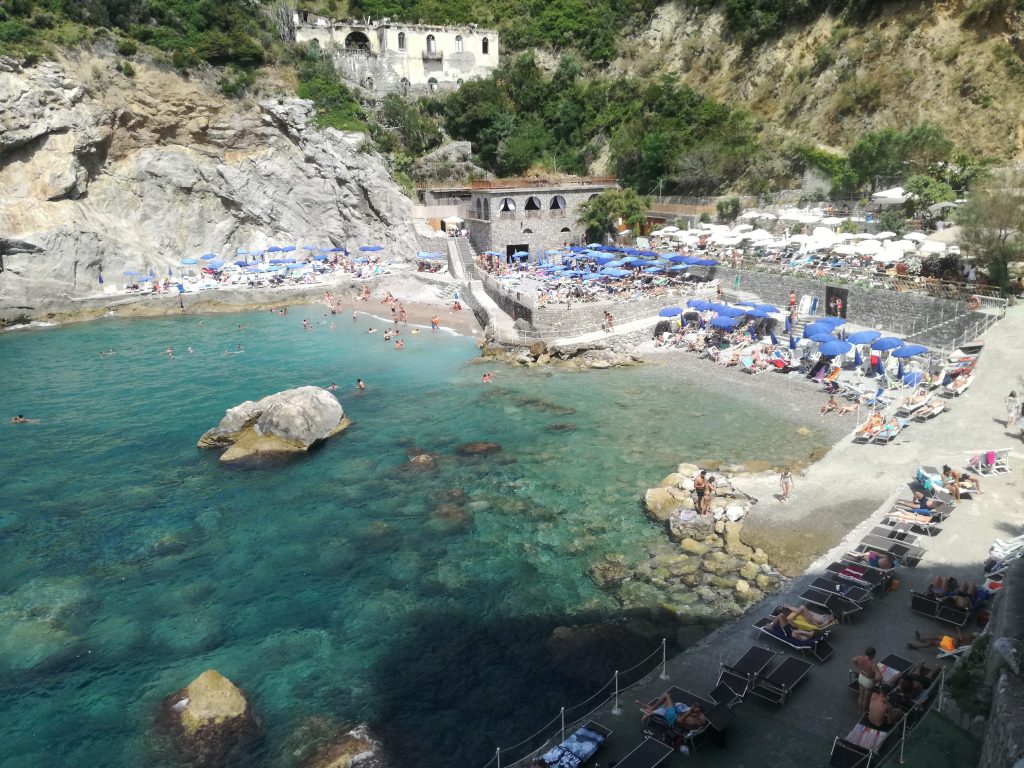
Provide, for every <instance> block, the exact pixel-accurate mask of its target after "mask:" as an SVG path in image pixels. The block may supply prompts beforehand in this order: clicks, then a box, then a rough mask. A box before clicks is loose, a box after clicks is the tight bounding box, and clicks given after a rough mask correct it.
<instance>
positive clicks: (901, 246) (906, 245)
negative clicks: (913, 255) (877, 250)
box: [886, 240, 917, 253]
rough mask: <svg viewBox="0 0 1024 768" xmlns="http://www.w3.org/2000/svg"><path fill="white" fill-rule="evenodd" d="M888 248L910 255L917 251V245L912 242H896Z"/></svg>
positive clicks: (889, 244)
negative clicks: (911, 252)
mask: <svg viewBox="0 0 1024 768" xmlns="http://www.w3.org/2000/svg"><path fill="white" fill-rule="evenodd" d="M886 248H888V249H890V250H893V251H902V252H903V253H908V252H909V251H915V250H917V244H916V243H914V242H913V241H911V240H894V241H893V242H891V243H888V244H887V245H886Z"/></svg>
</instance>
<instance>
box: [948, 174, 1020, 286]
mask: <svg viewBox="0 0 1024 768" xmlns="http://www.w3.org/2000/svg"><path fill="white" fill-rule="evenodd" d="M1022 189H1024V174H1020V173H1004V174H993V175H991V176H989V177H987V178H985V179H982V180H981V181H979V182H978V184H976V185H975V188H974V189H973V191H972V193H971V196H970V198H969V199H968V200H967V203H966V204H965V205H963V206H961V207H960V208H959V209H957V212H956V221H957V223H958V224H959V225H960V226H961V231H960V244H961V246H962V247H963V249H964V251H965V252H966V253H967V254H969V255H971V256H974V257H975V258H976V259H978V260H979V261H981V262H982V263H984V264H985V265H986V266H987V267H988V273H989V278H990V279H991V280H992V282H993V283H995V284H996V285H998V286H999V287H1000V289H1001V290H1002V292H1003V295H1004V296H1005V295H1007V289H1008V287H1009V283H1010V270H1009V265H1010V262H1013V261H1020V260H1022V259H1024V194H1022V193H1021V190H1022Z"/></svg>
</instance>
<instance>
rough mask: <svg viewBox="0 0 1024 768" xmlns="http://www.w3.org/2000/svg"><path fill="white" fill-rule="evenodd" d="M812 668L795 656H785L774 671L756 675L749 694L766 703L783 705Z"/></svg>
mask: <svg viewBox="0 0 1024 768" xmlns="http://www.w3.org/2000/svg"><path fill="white" fill-rule="evenodd" d="M813 666H814V665H813V664H811V663H810V662H809V661H804V660H803V659H798V658H796V657H795V656H786V657H785V659H784V660H783V662H782V663H781V664H779V665H778V666H777V667H775V669H773V670H771V671H770V672H768V673H767V674H761V675H758V676H757V679H756V680H754V687H753V688H751V689H750V692H751V693H752V694H754V695H755V696H760V697H761V698H762V699H765V700H766V701H771V702H773V703H775V704H785V703H786V699H788V698H789V694H790V693H792V692H793V689H794V688H796V687H797V685H798V684H799V683H800V681H801V680H803V679H804V678H805V677H807V673H808V672H810V671H811V667H813Z"/></svg>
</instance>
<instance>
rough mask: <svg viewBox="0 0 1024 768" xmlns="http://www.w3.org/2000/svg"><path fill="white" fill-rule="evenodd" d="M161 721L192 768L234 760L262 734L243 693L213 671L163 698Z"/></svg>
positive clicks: (204, 767)
mask: <svg viewBox="0 0 1024 768" xmlns="http://www.w3.org/2000/svg"><path fill="white" fill-rule="evenodd" d="M161 722H162V724H163V725H164V727H165V728H167V729H168V730H169V732H170V737H171V740H172V742H173V744H174V746H175V748H176V750H177V751H178V754H179V756H180V757H181V760H182V762H183V763H184V764H186V765H188V766H193V767H194V768H207V766H209V767H210V768H213V766H222V765H225V764H228V763H230V762H232V761H237V760H238V759H239V758H241V757H242V756H244V755H245V753H246V751H247V750H248V749H249V748H251V747H252V745H253V744H254V743H255V742H257V741H258V740H259V738H260V735H261V734H260V725H259V721H258V719H257V718H256V716H255V714H254V713H253V710H252V707H251V706H250V705H249V702H248V700H247V699H246V697H245V694H244V693H243V692H242V691H241V690H239V689H238V688H237V687H236V686H235V684H234V683H232V682H231V681H230V680H228V679H227V678H226V677H224V676H223V675H222V674H220V673H219V672H217V671H216V670H214V669H208V670H206V671H205V672H203V674H201V675H199V677H197V678H196V679H195V680H193V681H192V682H191V683H189V684H188V686H187V687H185V688H182V689H181V690H180V691H176V692H174V693H172V694H171V695H170V696H168V697H167V698H165V699H164V701H163V704H162V711H161Z"/></svg>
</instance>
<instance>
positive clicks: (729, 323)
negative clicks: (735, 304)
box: [711, 316, 736, 330]
mask: <svg viewBox="0 0 1024 768" xmlns="http://www.w3.org/2000/svg"><path fill="white" fill-rule="evenodd" d="M711 325H713V326H714V327H715V328H725V329H727V330H732V329H733V328H735V327H736V318H734V317H722V316H718V317H716V318H714V319H713V320H712V321H711Z"/></svg>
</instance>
